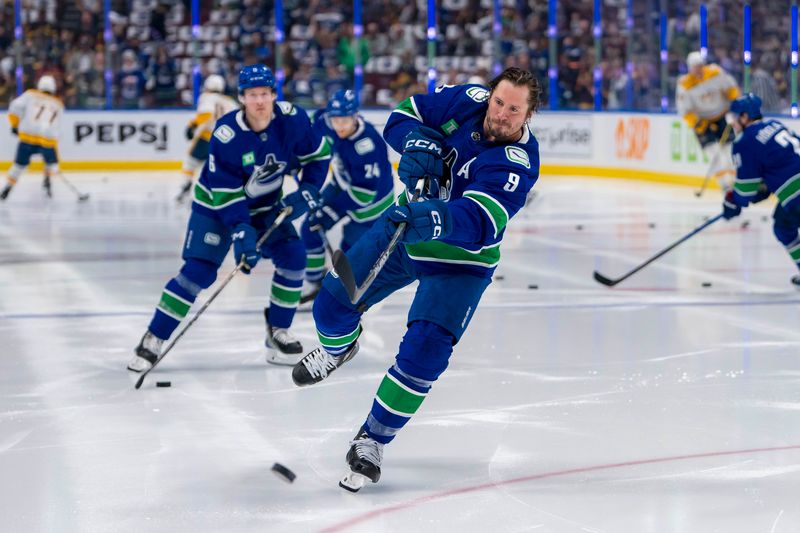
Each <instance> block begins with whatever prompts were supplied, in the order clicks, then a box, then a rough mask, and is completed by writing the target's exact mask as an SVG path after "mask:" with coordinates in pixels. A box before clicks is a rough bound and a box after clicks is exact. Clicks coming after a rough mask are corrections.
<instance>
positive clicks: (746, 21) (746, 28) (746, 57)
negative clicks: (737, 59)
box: [742, 4, 752, 93]
mask: <svg viewBox="0 0 800 533" xmlns="http://www.w3.org/2000/svg"><path fill="white" fill-rule="evenodd" d="M743 24H744V50H742V59H744V82H743V83H742V86H743V87H744V92H745V93H749V92H750V60H751V59H752V52H751V48H750V4H745V5H744V22H743Z"/></svg>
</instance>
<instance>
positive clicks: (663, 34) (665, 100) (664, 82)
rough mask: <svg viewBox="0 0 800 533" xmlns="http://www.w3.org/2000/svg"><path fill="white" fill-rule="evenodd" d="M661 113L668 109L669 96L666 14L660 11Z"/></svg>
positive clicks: (662, 10)
mask: <svg viewBox="0 0 800 533" xmlns="http://www.w3.org/2000/svg"><path fill="white" fill-rule="evenodd" d="M660 22H661V25H660V26H661V31H660V34H661V55H660V58H661V112H662V113H666V112H667V110H668V109H669V95H668V94H667V60H668V59H669V52H668V51H667V14H666V12H665V11H664V9H663V2H662V9H661V16H660Z"/></svg>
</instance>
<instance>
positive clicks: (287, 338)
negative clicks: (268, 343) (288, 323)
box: [272, 328, 297, 345]
mask: <svg viewBox="0 0 800 533" xmlns="http://www.w3.org/2000/svg"><path fill="white" fill-rule="evenodd" d="M272 338H273V339H275V342H279V343H281V344H283V345H286V344H291V343H293V342H297V339H295V337H294V335H292V333H291V332H290V331H289V330H288V329H286V328H275V329H274V330H273V331H272Z"/></svg>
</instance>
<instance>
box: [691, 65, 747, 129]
mask: <svg viewBox="0 0 800 533" xmlns="http://www.w3.org/2000/svg"><path fill="white" fill-rule="evenodd" d="M739 94H740V92H739V87H738V86H737V85H736V81H735V80H734V79H733V77H732V76H731V75H730V74H728V73H727V72H725V71H724V70H722V68H720V67H719V65H715V64H711V65H703V75H702V77H701V78H700V79H698V78H696V77H694V76H693V75H692V74H684V75H683V76H681V77H680V79H679V80H678V87H677V91H676V97H675V103H676V106H677V108H678V114H679V115H681V116H682V117H683V119H684V120H685V121H686V123H687V124H688V125H689V127H690V128H692V129H694V130H698V129H700V130H702V131H705V126H707V125H708V123H709V122H713V121H715V120H717V119H719V118H720V117H722V115H724V114H725V113H727V112H728V109H729V108H730V106H731V102H732V101H733V100H735V99H736V98H738V96H739Z"/></svg>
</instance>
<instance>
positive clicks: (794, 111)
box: [791, 0, 798, 118]
mask: <svg viewBox="0 0 800 533" xmlns="http://www.w3.org/2000/svg"><path fill="white" fill-rule="evenodd" d="M791 17H792V36H791V42H792V95H791V96H792V117H795V118H797V56H798V50H797V0H792V9H791Z"/></svg>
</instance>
